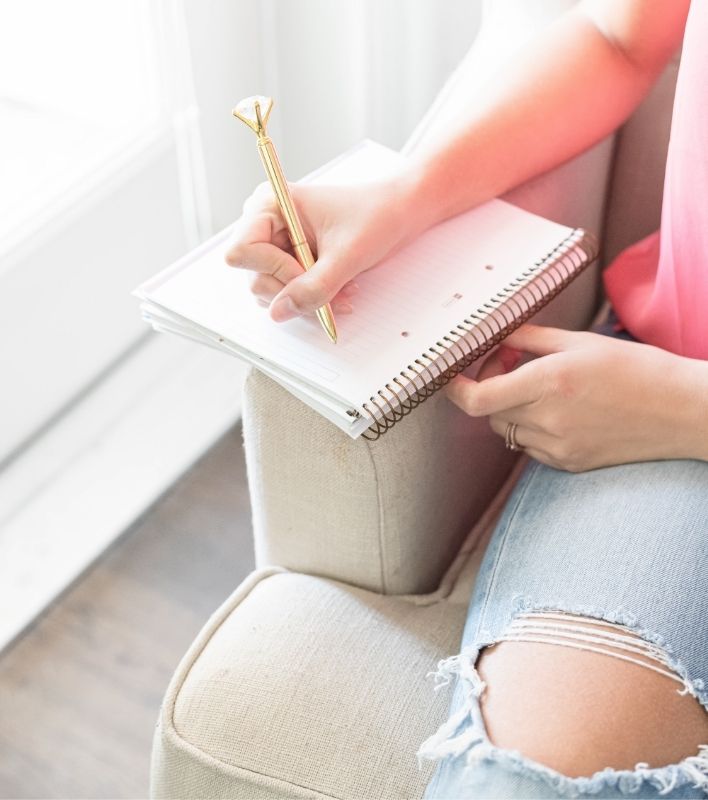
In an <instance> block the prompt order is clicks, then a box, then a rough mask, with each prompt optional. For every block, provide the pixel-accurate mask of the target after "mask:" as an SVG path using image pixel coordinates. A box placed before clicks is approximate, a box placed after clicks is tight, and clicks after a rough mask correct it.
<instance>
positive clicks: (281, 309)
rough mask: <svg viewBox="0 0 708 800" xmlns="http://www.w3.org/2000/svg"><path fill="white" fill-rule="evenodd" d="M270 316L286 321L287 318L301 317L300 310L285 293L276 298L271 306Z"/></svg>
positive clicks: (278, 320) (277, 320)
mask: <svg viewBox="0 0 708 800" xmlns="http://www.w3.org/2000/svg"><path fill="white" fill-rule="evenodd" d="M270 316H271V318H272V319H274V320H275V321H276V322H285V320H286V319H293V317H299V316H300V312H299V311H298V310H297V308H295V303H293V301H292V300H291V299H290V297H288V295H285V297H281V298H279V299H278V300H276V301H275V302H274V303H273V304H272V305H271V307H270Z"/></svg>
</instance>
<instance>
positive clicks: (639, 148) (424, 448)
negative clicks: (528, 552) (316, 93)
mask: <svg viewBox="0 0 708 800" xmlns="http://www.w3.org/2000/svg"><path fill="white" fill-rule="evenodd" d="M566 5H567V3H566V2H564V0H534V3H528V2H527V0H492V1H491V2H488V3H486V4H485V26H484V28H483V32H482V34H480V37H479V39H478V41H477V42H476V43H475V46H474V48H473V52H471V54H470V56H469V57H468V59H466V61H465V62H464V63H463V65H461V67H460V70H459V71H458V72H457V73H456V74H455V75H454V76H453V77H452V78H451V79H450V81H449V82H448V84H447V85H446V87H445V88H444V90H443V91H442V92H441V95H440V103H441V104H442V106H444V107H447V108H449V107H450V105H447V106H445V104H446V103H447V104H452V103H457V102H458V101H459V100H460V98H461V95H460V94H457V95H456V94H455V93H454V92H458V93H460V92H462V93H464V92H465V91H466V90H468V87H467V84H466V82H465V81H472V80H480V79H482V78H481V77H480V71H481V73H482V77H484V78H485V79H486V77H488V76H489V74H490V72H489V69H487V70H486V71H485V63H484V62H485V61H486V60H487V58H488V59H489V63H490V64H491V63H492V62H493V59H494V58H498V57H500V56H499V55H497V56H495V55H494V54H495V52H496V50H495V48H496V47H498V48H499V49H500V50H503V49H505V48H506V47H509V46H510V45H509V44H508V43H507V41H506V38H505V36H506V32H505V31H504V24H503V17H504V15H506V16H508V17H510V18H512V19H515V20H517V22H516V24H514V25H513V26H512V27H513V29H514V30H516V31H517V32H519V33H518V39H517V40H516V41H517V43H518V41H521V39H522V38H523V36H524V33H523V30H524V29H525V28H527V27H528V26H530V25H532V24H533V25H538V24H543V19H544V13H545V15H546V16H545V18H550V17H551V16H552V14H553V13H556V12H558V11H559V10H562V8H563V7H565V6H566ZM530 9H533V10H530ZM544 10H545V11H544ZM530 17H533V19H530ZM490 69H491V67H490ZM465 70H467V72H466V74H463V73H464V71H465ZM463 78H464V79H463ZM674 80H675V64H674V65H673V66H671V67H670V68H669V69H668V70H667V73H666V75H665V76H664V77H663V78H662V82H663V83H662V84H661V85H660V86H659V87H658V89H657V90H655V91H654V92H653V93H652V95H651V96H650V97H649V98H648V99H647V101H646V102H645V104H644V105H643V106H642V107H641V108H640V109H639V110H638V111H637V112H636V113H635V115H634V117H633V118H632V119H631V120H630V121H629V122H628V123H627V125H625V127H624V128H623V130H622V132H621V134H620V136H619V139H618V144H617V147H616V149H615V151H614V158H613V160H610V151H611V150H612V148H613V142H611V141H609V140H608V141H607V142H604V143H601V144H600V145H599V146H598V147H596V148H594V149H593V150H592V151H590V152H589V153H587V154H585V156H583V157H581V158H579V159H575V160H574V161H571V162H569V163H568V164H566V165H564V166H562V167H561V168H560V169H558V170H554V171H553V172H552V173H548V175H545V176H542V177H541V178H539V179H537V180H535V181H531V182H529V183H528V184H527V185H526V186H524V187H521V188H520V189H518V190H517V191H516V192H514V193H511V194H510V196H509V198H508V199H510V200H511V201H513V202H516V203H518V204H519V205H521V206H522V207H525V208H527V209H529V210H532V211H536V212H538V213H541V214H545V215H547V216H550V217H552V218H555V219H557V220H558V221H559V222H564V223H566V224H571V225H581V226H586V227H588V228H589V229H590V230H593V231H595V232H597V233H600V234H602V220H603V215H605V216H606V219H607V236H606V237H605V250H606V253H607V254H608V256H610V257H611V256H613V255H614V254H615V253H616V252H617V249H618V248H619V247H620V246H624V245H625V244H628V243H629V242H630V241H632V240H633V239H634V238H638V236H641V235H643V234H644V233H648V232H650V231H651V230H653V228H655V227H656V222H657V221H658V210H659V208H660V203H661V187H662V183H663V180H662V179H663V160H664V158H665V148H666V131H667V129H668V121H669V119H670V106H671V100H672V85H673V81H674ZM466 87H467V88H466ZM439 108H440V106H439ZM430 124H432V122H431V119H430V118H428V119H427V120H423V123H421V126H420V127H419V129H418V130H417V131H416V132H415V133H414V135H413V136H412V137H411V140H410V142H409V148H413V147H415V146H418V143H419V142H420V141H421V140H422V138H423V136H424V135H425V131H426V130H427V126H429V125H430ZM638 169H639V173H641V174H638V172H637V170H638ZM652 226H653V227H652ZM594 281H595V278H594V277H593V276H592V275H589V276H587V277H585V278H581V279H580V280H579V281H576V282H575V284H574V285H573V286H572V287H570V289H568V290H566V291H565V292H564V293H563V295H562V296H561V298H559V299H558V300H557V301H554V303H552V304H551V306H549V308H548V309H547V310H546V312H544V314H543V319H544V320H545V321H547V322H549V323H552V324H561V325H565V326H568V327H581V326H584V325H585V324H586V323H587V321H588V320H589V318H590V316H591V315H592V312H593V309H594V307H595V306H596V302H595V299H594V289H595V288H597V285H596V283H594ZM583 282H585V285H583ZM244 444H245V448H246V457H247V463H248V470H249V483H250V491H251V500H252V505H253V521H254V533H255V537H256V551H257V560H258V565H259V569H258V570H257V571H256V572H255V573H254V574H253V575H252V576H250V577H249V578H248V579H247V580H246V581H245V582H244V583H243V584H242V585H241V586H240V587H239V588H238V589H237V590H236V592H235V593H234V595H233V596H232V597H231V598H230V599H229V601H227V603H225V604H224V606H222V608H221V609H220V610H219V611H217V612H216V613H215V615H214V616H213V617H212V619H211V620H210V621H209V623H207V625H206V627H205V629H204V630H203V632H202V633H201V634H200V636H199V637H198V639H197V640H196V641H195V643H194V644H193V646H192V648H190V651H189V652H188V653H187V655H186V656H185V658H184V659H183V661H182V664H181V665H180V667H179V668H178V670H177V672H176V674H175V676H174V678H173V680H172V682H171V684H170V687H169V689H168V692H167V695H166V697H165V701H164V703H163V708H162V712H161V716H160V721H159V724H158V728H157V731H156V735H155V740H154V749H153V767H152V773H151V783H152V788H151V791H152V796H154V797H157V798H175V800H176V799H177V798H222V797H223V798H249V800H261V799H262V800H269V799H270V798H282V797H319V798H322V797H337V798H342V799H343V800H354V798H357V800H359V799H361V800H365V798H369V797H371V798H374V797H380V798H387V799H388V798H416V797H420V796H421V795H422V792H423V787H424V786H425V783H426V781H427V778H428V774H429V773H428V770H429V769H430V767H429V766H428V767H425V768H424V769H423V770H422V771H421V772H420V773H418V772H417V770H416V766H415V759H414V753H415V751H416V749H417V747H418V745H419V744H420V741H421V740H422V739H423V738H424V736H425V735H427V734H429V733H430V732H431V731H434V730H435V729H436V728H437V725H438V723H439V722H440V720H442V719H443V718H444V716H445V713H446V708H447V699H448V698H447V697H446V696H444V693H443V694H441V695H440V696H436V695H435V694H434V693H433V692H432V689H431V684H430V682H429V681H426V680H425V677H424V676H425V673H426V672H427V671H428V670H429V669H430V668H431V667H432V666H433V665H434V664H435V662H436V660H437V659H438V658H442V657H445V656H448V655H451V654H453V653H455V652H457V649H458V639H459V634H460V629H461V625H462V622H463V619H464V615H465V611H466V606H467V603H468V600H469V595H470V593H471V589H472V585H473V581H474V576H475V574H476V570H477V567H478V563H479V558H480V556H481V554H482V551H483V548H484V543H485V541H486V537H487V536H488V535H489V531H490V529H491V527H490V526H491V520H492V519H493V518H494V514H495V513H496V509H497V508H498V506H497V505H494V504H493V505H492V507H491V508H489V509H488V510H487V514H486V518H483V519H482V520H481V521H480V522H479V523H478V524H477V526H476V528H475V529H474V530H473V532H472V533H471V534H470V535H469V536H468V537H467V538H466V539H465V531H466V530H468V529H469V527H470V526H471V525H472V523H473V522H474V520H475V519H478V518H479V517H480V515H481V514H482V511H483V509H484V507H485V504H486V503H487V502H488V499H489V498H490V497H491V496H492V495H493V494H494V492H495V491H496V486H498V485H499V484H500V483H501V482H502V481H503V479H504V476H505V475H506V474H507V473H508V472H509V470H510V469H511V465H512V461H511V460H510V459H509V454H508V453H506V452H505V451H504V449H503V447H502V446H501V442H500V441H499V440H498V437H492V436H490V435H489V434H488V432H487V428H486V425H485V424H484V423H477V422H474V421H471V420H469V419H466V418H464V417H463V416H461V415H460V412H459V411H457V409H456V408H455V407H454V406H453V405H452V404H451V403H449V402H448V401H446V399H445V398H444V397H443V396H442V395H441V394H438V395H436V396H435V397H434V398H431V399H430V400H428V401H427V402H426V403H424V404H423V405H422V406H421V407H420V408H418V409H417V410H416V411H415V412H414V413H413V414H411V415H410V416H409V417H407V418H406V419H405V420H404V421H403V422H401V423H399V424H398V425H397V426H396V428H394V429H393V430H392V431H390V432H389V433H387V434H386V435H385V436H384V437H383V438H382V439H380V440H379V441H378V442H373V443H367V442H365V441H363V440H360V441H352V440H350V439H349V438H348V437H347V436H346V435H345V434H342V433H341V432H340V431H338V430H337V429H336V428H334V426H332V425H331V424H330V423H328V422H326V421H325V420H324V419H321V418H320V417H319V416H318V415H317V414H315V412H313V411H311V410H310V409H307V408H306V407H304V406H303V405H302V404H301V403H299V402H298V401H295V400H294V399H293V398H292V397H291V396H290V395H289V394H287V393H286V392H285V391H284V390H282V389H281V388H280V387H279V386H278V385H277V384H275V383H274V382H272V381H270V380H269V379H267V378H265V377H264V376H262V375H260V374H258V373H255V372H254V373H252V374H251V375H250V376H249V378H248V381H247V384H246V396H245V411H244ZM513 480H514V475H513V474H512V476H511V478H510V483H513ZM508 485H510V484H507V487H506V488H504V489H502V492H501V494H500V495H498V499H497V501H495V502H496V503H499V502H501V500H502V499H503V497H504V496H505V492H506V491H508ZM463 539H464V541H465V544H464V546H463V547H462V549H461V550H459V545H460V543H461V542H462V541H463ZM475 542H477V543H478V545H479V546H478V547H477V548H476V549H474V544H475ZM456 553H457V558H456ZM453 559H455V560H454V561H453ZM450 562H452V565H451V566H450V567H448V568H447V572H445V569H446V566H447V565H448V564H450ZM269 564H277V565H278V566H269ZM286 568H289V570H291V571H288V569H286ZM461 570H462V572H461ZM300 573H301V574H300ZM443 573H444V577H443V578H442V581H441V582H440V584H439V586H438V588H437V589H436V588H435V587H436V585H437V581H438V578H439V577H440V576H441V575H443ZM458 576H459V577H458Z"/></svg>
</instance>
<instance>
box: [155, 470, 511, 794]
mask: <svg viewBox="0 0 708 800" xmlns="http://www.w3.org/2000/svg"><path fill="white" fill-rule="evenodd" d="M517 469H518V468H517ZM514 482H515V474H514V475H513V476H512V479H511V480H509V481H508V482H507V485H506V489H505V490H504V493H503V494H500V495H498V497H497V499H496V500H495V502H494V503H493V504H492V505H491V506H490V508H489V509H488V510H487V512H486V514H485V515H484V516H483V518H482V519H481V520H480V521H479V522H478V524H477V525H476V526H475V528H474V529H473V530H472V531H471V532H470V533H469V534H468V536H467V538H466V541H465V544H464V546H463V547H462V548H461V549H460V551H459V553H458V555H457V557H456V559H455V561H454V562H453V564H452V565H451V567H450V569H449V570H448V572H447V574H446V576H445V578H444V579H443V581H442V582H441V584H440V586H439V587H438V589H437V590H436V591H435V592H432V593H430V594H426V595H398V596H395V597H393V596H388V595H382V594H378V593H375V592H370V591H367V590H365V589H360V588H357V587H354V586H351V585H348V584H344V583H341V582H337V581H332V580H328V579H324V578H318V577H313V576H310V575H303V574H297V573H292V572H288V571H285V570H283V569H282V568H280V567H269V568H264V569H261V570H257V571H256V572H254V573H252V575H251V576H250V577H249V578H248V579H247V580H246V581H245V582H244V584H242V586H241V587H239V588H238V589H237V590H236V592H235V593H234V595H232V597H231V598H229V600H227V602H226V603H225V604H224V605H223V606H222V608H221V609H220V610H219V611H217V612H216V614H215V615H214V616H213V617H212V619H211V620H210V622H209V623H208V624H207V626H206V627H205V629H204V631H203V632H202V633H201V635H200V636H199V638H198V639H197V641H196V642H195V643H194V645H193V646H192V648H191V649H190V652H189V653H188V654H187V655H186V657H185V659H184V660H183V662H182V664H181V665H180V667H179V668H178V670H177V672H176V674H175V676H174V678H173V680H172V683H171V686H170V688H169V689H168V692H167V696H166V698H165V702H164V704H163V709H162V714H161V719H160V725H159V728H158V732H157V735H156V746H155V749H154V762H153V770H152V775H153V784H152V796H153V797H156V798H202V797H224V798H258V799H259V800H261V799H263V800H265V799H267V798H282V797H347V798H357V799H360V800H365V799H368V798H382V799H384V798H385V800H394V798H411V797H419V796H420V795H421V794H422V792H423V789H424V787H425V784H426V783H427V781H428V780H429V778H430V775H431V772H432V765H430V764H427V763H426V764H425V765H424V767H423V768H422V769H421V770H420V771H419V770H418V767H417V763H416V759H415V756H414V753H415V751H416V749H417V747H418V744H419V743H420V742H421V741H422V740H423V739H424V738H425V737H426V736H427V735H429V734H430V733H431V732H432V731H434V730H435V729H436V728H437V726H438V725H439V724H440V722H442V720H443V719H444V717H445V714H446V712H447V705H448V702H449V696H448V695H446V694H444V693H439V694H435V693H434V692H433V689H432V685H433V684H432V681H431V680H430V679H426V674H427V673H428V672H429V671H430V670H433V669H434V668H435V666H436V665H437V662H438V660H439V659H440V658H443V657H445V656H446V655H449V654H450V653H451V652H453V651H454V650H455V648H456V647H457V644H458V640H459V637H460V635H461V632H462V626H463V624H464V620H465V613H466V608H467V602H468V599H469V594H470V591H471V587H472V583H473V581H474V576H475V575H476V573H477V570H478V568H479V563H480V560H481V554H482V552H483V551H484V547H485V545H486V542H487V541H488V538H489V535H490V533H491V531H492V528H493V522H494V520H495V519H496V517H497V515H498V513H499V511H500V509H501V506H502V503H503V500H504V499H505V497H506V495H507V494H508V492H509V491H510V489H511V488H512V486H513V483H514ZM274 709H277V713H274Z"/></svg>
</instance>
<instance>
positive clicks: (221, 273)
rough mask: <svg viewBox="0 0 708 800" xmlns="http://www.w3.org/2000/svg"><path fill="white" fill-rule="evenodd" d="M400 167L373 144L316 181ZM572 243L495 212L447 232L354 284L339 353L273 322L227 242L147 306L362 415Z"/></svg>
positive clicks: (490, 206)
mask: <svg viewBox="0 0 708 800" xmlns="http://www.w3.org/2000/svg"><path fill="white" fill-rule="evenodd" d="M400 157H401V156H399V155H398V154H395V153H393V152H392V151H387V150H386V149H385V148H382V147H381V146H380V145H374V144H368V145H366V146H364V147H360V148H358V149H357V150H356V151H354V152H353V153H352V154H349V155H348V157H347V158H344V159H342V160H340V161H339V162H337V164H335V166H334V167H333V168H332V169H331V170H330V171H328V172H326V173H325V174H324V175H320V176H319V177H318V181H321V182H324V181H325V180H326V181H327V182H334V181H341V182H349V181H351V182H353V180H354V179H358V180H361V179H365V178H366V177H368V176H371V175H374V174H379V173H380V172H381V170H382V169H386V168H387V165H389V164H392V163H394V162H393V161H392V159H393V160H394V161H395V159H398V158H400ZM570 232H571V231H570V229H569V228H566V227H564V226H561V225H558V224H556V223H553V222H549V221H547V220H544V219H542V218H540V217H537V216H535V215H532V214H529V213H527V212H525V211H521V210H520V209H517V208H515V207H514V206H511V205H509V204H507V203H504V202H502V201H498V200H494V201H491V202H490V203H487V204H485V205H484V206H481V207H479V208H477V209H474V210H472V211H469V212H466V213H464V214H462V215H460V216H458V217H455V218H454V219H450V220H446V221H445V222H443V223H441V224H440V225H438V226H436V227H435V228H433V229H430V230H429V231H427V232H426V233H424V234H423V235H422V236H421V237H419V238H418V239H417V240H416V241H414V242H412V243H410V244H409V245H408V246H407V247H406V248H404V249H402V250H400V251H399V252H397V253H395V254H394V255H393V256H391V257H389V258H387V259H385V260H384V261H383V262H381V263H380V264H379V265H377V266H376V267H375V268H373V269H371V270H368V271H367V272H365V273H362V274H360V275H359V276H358V277H357V282H358V283H359V285H360V287H361V288H360V291H359V292H358V293H357V295H356V297H355V298H354V300H353V306H354V313H353V314H351V315H338V317H337V327H338V332H339V340H338V343H337V344H336V345H333V344H332V343H330V342H329V340H328V339H327V337H326V336H325V334H324V332H323V331H322V329H321V328H320V326H319V323H318V322H317V320H316V319H315V318H314V317H308V318H299V319H295V320H290V321H288V322H285V323H274V322H272V321H271V320H270V317H269V316H268V311H267V309H264V308H262V307H261V306H259V305H258V304H257V303H256V302H255V299H254V298H253V297H252V296H251V294H250V292H249V290H248V286H247V282H248V276H247V275H246V274H245V271H243V270H238V269H232V268H228V267H226V266H225V264H224V261H223V256H224V252H225V250H226V249H227V247H228V242H227V241H224V240H223V239H222V240H219V241H218V242H217V244H216V245H215V246H214V247H212V248H211V249H207V250H205V251H201V252H200V253H199V255H198V257H197V258H196V259H195V260H193V261H192V262H191V263H188V264H187V265H186V266H184V267H183V268H182V269H180V270H178V271H176V272H174V273H173V274H171V276H170V277H169V278H168V279H167V280H165V281H164V282H163V283H161V284H160V283H159V281H156V282H154V283H153V285H152V287H151V288H150V289H149V290H147V291H145V292H144V296H145V297H147V298H148V299H149V300H150V301H152V302H154V303H156V304H158V305H159V306H161V307H163V308H165V309H168V310H171V311H173V312H175V313H177V314H180V315H182V316H183V317H185V318H187V319H191V320H194V321H195V322H196V323H197V324H199V325H201V326H203V327H205V328H208V329H210V330H212V331H214V332H216V334H217V336H220V337H223V338H224V339H227V340H231V341H233V342H237V343H238V344H239V345H241V346H242V347H244V348H247V349H248V350H250V351H252V352H253V353H254V354H256V355H257V356H258V357H259V358H261V359H265V360H267V361H269V362H271V363H272V364H274V365H277V366H278V367H279V368H280V369H283V370H284V371H285V372H290V373H292V374H294V375H297V376H298V377H300V378H301V379H303V380H306V381H308V382H310V383H312V384H313V385H315V386H318V387H320V389H321V390H323V391H325V392H327V393H329V394H331V395H332V396H335V397H338V398H340V399H341V400H343V401H345V402H347V403H348V404H350V405H351V406H352V407H355V408H357V409H359V410H360V411H364V409H363V404H364V403H365V402H366V401H367V400H368V399H369V398H370V397H371V396H372V395H375V394H376V392H377V390H379V389H382V388H383V387H384V386H385V385H386V384H387V383H389V382H390V381H391V380H392V378H393V377H394V376H396V375H398V373H399V371H400V370H401V369H403V368H405V367H406V366H407V365H408V364H410V363H412V362H413V361H414V360H415V359H416V358H419V357H420V355H421V353H422V352H423V351H425V350H426V349H427V348H428V347H429V346H430V345H431V344H434V343H435V342H436V341H437V340H439V339H440V338H441V337H442V336H444V335H445V334H447V332H448V331H449V330H450V329H452V328H453V327H454V326H455V325H456V324H458V323H459V322H461V321H462V319H464V318H465V317H466V316H468V315H469V314H470V313H474V312H475V311H476V310H477V309H478V308H479V307H480V306H481V305H482V304H483V303H484V302H485V301H488V300H489V298H491V297H492V296H493V295H494V294H495V293H496V292H498V291H500V290H501V289H502V288H503V287H505V286H506V285H507V284H508V283H509V282H510V281H511V280H512V279H516V278H519V277H520V276H521V273H522V272H523V271H524V270H525V269H527V268H529V267H531V266H533V264H534V263H535V262H537V261H539V260H541V259H543V258H545V257H546V256H547V255H548V253H549V252H550V251H552V250H553V249H554V248H555V247H556V246H557V245H558V244H559V243H560V242H561V241H563V240H564V239H565V238H566V236H568V235H569V234H570ZM155 283H157V284H158V285H155Z"/></svg>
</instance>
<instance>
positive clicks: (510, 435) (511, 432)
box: [504, 422, 524, 452]
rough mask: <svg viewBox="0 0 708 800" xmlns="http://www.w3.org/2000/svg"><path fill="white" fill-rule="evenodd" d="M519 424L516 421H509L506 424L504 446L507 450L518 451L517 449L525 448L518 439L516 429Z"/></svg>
mask: <svg viewBox="0 0 708 800" xmlns="http://www.w3.org/2000/svg"><path fill="white" fill-rule="evenodd" d="M517 427H518V425H517V424H516V423H515V422H509V423H507V426H506V432H505V434H504V447H506V449H507V450H513V451H514V452H516V451H517V450H523V449H524V448H523V447H521V445H519V443H518V442H517V441H516V429H517Z"/></svg>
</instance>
